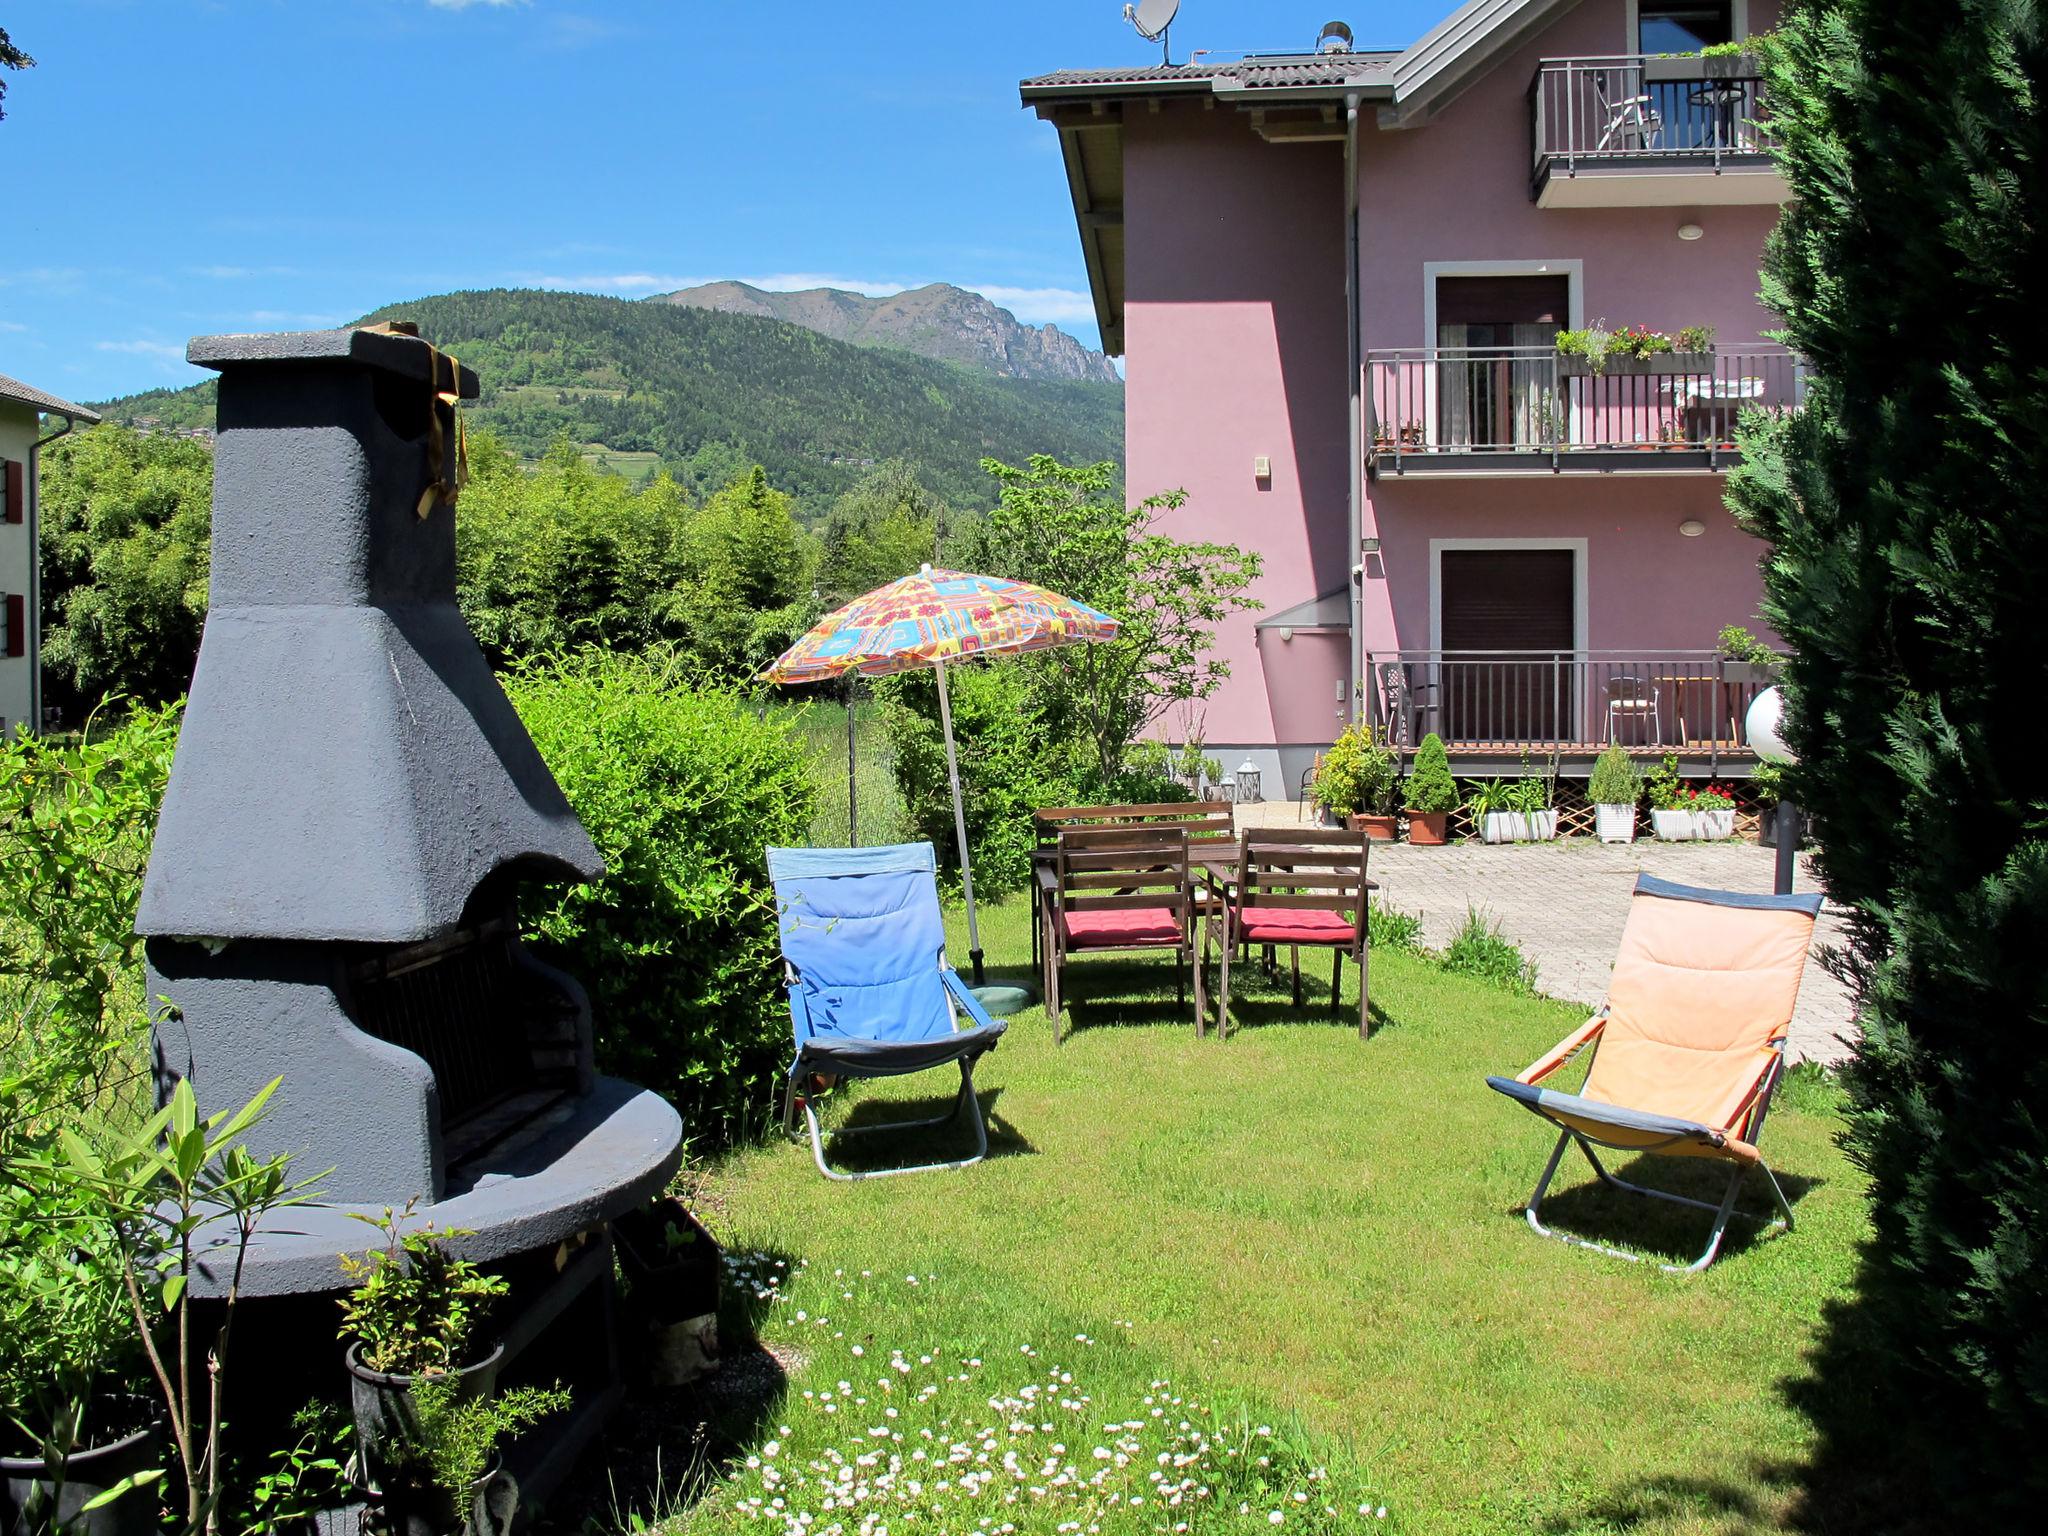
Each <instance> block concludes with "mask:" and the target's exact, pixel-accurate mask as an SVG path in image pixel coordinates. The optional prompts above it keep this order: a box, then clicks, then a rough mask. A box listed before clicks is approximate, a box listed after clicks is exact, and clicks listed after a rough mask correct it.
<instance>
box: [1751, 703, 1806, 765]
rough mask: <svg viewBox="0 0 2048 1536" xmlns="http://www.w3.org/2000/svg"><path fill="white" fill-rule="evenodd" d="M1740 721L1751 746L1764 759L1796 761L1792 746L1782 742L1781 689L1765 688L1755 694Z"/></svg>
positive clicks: (1783, 737)
mask: <svg viewBox="0 0 2048 1536" xmlns="http://www.w3.org/2000/svg"><path fill="white" fill-rule="evenodd" d="M1742 724H1743V730H1744V733H1745V734H1746V735H1747V736H1748V737H1749V745H1750V748H1751V750H1752V751H1754V752H1755V753H1756V755H1757V756H1758V757H1760V758H1762V759H1763V760H1764V761H1765V762H1767V763H1791V762H1797V761H1798V759H1797V757H1796V756H1795V755H1794V754H1793V751H1792V749H1791V748H1790V747H1788V746H1786V745H1785V736H1784V730H1785V694H1784V691H1783V690H1782V689H1779V688H1766V689H1765V690H1764V691H1763V692H1762V693H1760V694H1758V695H1757V696H1756V698H1755V699H1754V700H1753V701H1752V702H1751V703H1750V706H1749V713H1748V715H1746V716H1745V717H1744V718H1743V722H1742Z"/></svg>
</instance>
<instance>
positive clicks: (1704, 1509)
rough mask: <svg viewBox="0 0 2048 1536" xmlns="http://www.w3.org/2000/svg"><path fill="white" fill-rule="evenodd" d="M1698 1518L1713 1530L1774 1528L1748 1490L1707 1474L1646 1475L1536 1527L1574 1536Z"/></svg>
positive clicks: (1690, 1524)
mask: <svg viewBox="0 0 2048 1536" xmlns="http://www.w3.org/2000/svg"><path fill="white" fill-rule="evenodd" d="M1701 1521H1712V1522H1713V1528H1714V1529H1715V1530H1730V1529H1732V1530H1738V1531H1774V1530H1777V1529H1778V1524H1777V1521H1776V1519H1775V1517H1774V1514H1773V1512H1772V1511H1771V1510H1770V1509H1768V1508H1766V1507H1765V1505H1764V1503H1763V1501H1761V1500H1759V1499H1758V1498H1757V1496H1756V1494H1755V1493H1754V1492H1753V1491H1751V1490H1749V1489H1746V1488H1740V1487H1737V1486H1736V1485H1735V1484H1733V1483H1730V1482H1724V1481H1722V1480H1721V1479H1719V1478H1710V1477H1646V1478H1644V1479H1642V1480H1641V1481H1639V1482H1633V1483H1629V1484H1627V1485H1626V1486H1624V1487H1622V1488H1618V1489H1616V1490H1614V1491H1613V1492H1611V1493H1608V1494H1605V1495H1603V1496H1601V1497H1600V1498H1598V1499H1596V1500H1594V1501H1593V1502H1592V1503H1590V1504H1587V1505H1585V1506H1583V1507H1582V1508H1579V1509H1575V1510H1572V1511H1571V1512H1570V1513H1567V1514H1560V1515H1554V1516H1551V1517H1550V1518H1549V1519H1547V1520H1545V1521H1544V1522H1543V1525H1542V1526H1541V1527H1540V1529H1542V1530H1544V1531H1549V1532H1553V1533H1555V1536H1579V1533H1583V1532H1587V1531H1602V1532H1609V1531H1612V1532H1625V1531H1640V1530H1647V1529H1655V1530H1691V1529H1694V1528H1696V1527H1697V1526H1698V1524H1699V1522H1701Z"/></svg>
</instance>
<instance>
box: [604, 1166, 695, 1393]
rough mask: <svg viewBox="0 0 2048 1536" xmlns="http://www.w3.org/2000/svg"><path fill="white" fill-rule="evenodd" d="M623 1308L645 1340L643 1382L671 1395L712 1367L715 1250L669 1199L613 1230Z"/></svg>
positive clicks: (691, 1219) (626, 1217) (618, 1223)
mask: <svg viewBox="0 0 2048 1536" xmlns="http://www.w3.org/2000/svg"><path fill="white" fill-rule="evenodd" d="M612 1238H613V1240H614V1241H615V1242H616V1243H617V1244H618V1254H619V1273H620V1275H621V1277H622V1278H623V1280H624V1299H625V1305H626V1307H627V1308H628V1310H629V1311H630V1313H631V1314H632V1315H633V1317H635V1318H636V1319H637V1320H638V1321H639V1322H640V1324H641V1325H642V1326H643V1327H644V1328H645V1330H646V1332H647V1334H648V1335H649V1338H650V1349H649V1352H648V1375H649V1377H650V1379H651V1380H652V1381H653V1382H654V1384H655V1385H656V1386H664V1387H678V1386H682V1385H683V1384H684V1383H686V1382H689V1381H693V1380H695V1379H696V1378H697V1377H699V1376H701V1375H703V1374H704V1373H705V1372H706V1371H708V1370H709V1369H711V1367H712V1365H713V1364H715V1363H716V1361H717V1359H718V1277H719V1262H718V1258H719V1254H718V1244H717V1242H716V1241H714V1240H713V1238H712V1236H711V1234H710V1233H709V1232H707V1231H706V1230H705V1229H704V1226H703V1224H702V1223H701V1222H699V1221H698V1220H697V1218H696V1217H695V1216H693V1215H691V1214H690V1211H689V1208H688V1207H686V1206H685V1205H684V1204H683V1202H682V1201H680V1200H678V1199H676V1198H675V1197H674V1196H673V1195H669V1196H664V1197H663V1198H661V1199H659V1200H656V1201H655V1202H654V1203H653V1204H652V1205H644V1206H642V1207H640V1209H638V1210H636V1211H629V1212H628V1213H627V1214H626V1215H624V1216H621V1217H620V1218H619V1219H618V1220H617V1221H615V1222H614V1223H612Z"/></svg>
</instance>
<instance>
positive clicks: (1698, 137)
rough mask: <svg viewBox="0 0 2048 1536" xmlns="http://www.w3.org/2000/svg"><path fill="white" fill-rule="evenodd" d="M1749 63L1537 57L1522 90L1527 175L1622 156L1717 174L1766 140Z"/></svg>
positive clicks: (1620, 161) (1754, 153)
mask: <svg viewBox="0 0 2048 1536" xmlns="http://www.w3.org/2000/svg"><path fill="white" fill-rule="evenodd" d="M1762 87H1763V81H1762V79H1761V78H1760V77H1759V76H1758V74H1757V72H1756V64H1755V61H1754V60H1752V59H1749V58H1747V57H1733V58H1713V59H1708V58H1702V57H1700V56H1698V55H1697V54H1693V55H1680V56H1675V57H1674V56H1663V55H1657V54H1640V53H1638V54H1614V55H1610V56H1607V57H1604V58H1576V59H1544V60H1543V61H1542V62H1541V63H1540V64H1538V65H1537V68H1536V78H1535V79H1534V80H1533V81H1532V82H1531V83H1530V86H1529V106H1530V118H1531V124H1532V132H1533V136H1534V146H1535V160H1534V165H1533V175H1534V177H1535V179H1536V180H1537V181H1539V182H1540V181H1541V180H1542V178H1543V177H1544V176H1545V175H1547V174H1563V175H1574V174H1576V173H1577V172H1578V171H1579V170H1581V169H1585V168H1588V167H1597V166H1615V165H1624V164H1628V163H1631V162H1641V163H1644V164H1660V165H1664V166H1666V167H1667V168H1669V167H1671V166H1672V165H1673V164H1674V163H1678V164H1690V165H1696V166H1698V167H1699V168H1700V169H1702V170H1708V171H1714V170H1719V169H1720V168H1721V167H1722V166H1723V165H1724V164H1725V163H1727V162H1729V161H1730V160H1741V159H1745V158H1746V159H1750V160H1754V159H1757V158H1759V157H1761V156H1764V155H1767V154H1768V153H1769V152H1770V151H1771V149H1772V148H1773V145H1774V140H1773V138H1772V134H1771V126H1770V118H1769V111H1768V106H1769V103H1768V102H1767V101H1766V100H1765V99H1764V96H1763V89H1762Z"/></svg>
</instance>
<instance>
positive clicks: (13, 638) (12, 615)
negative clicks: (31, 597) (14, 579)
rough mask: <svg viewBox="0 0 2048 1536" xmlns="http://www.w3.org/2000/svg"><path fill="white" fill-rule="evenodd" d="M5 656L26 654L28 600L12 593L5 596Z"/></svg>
mask: <svg viewBox="0 0 2048 1536" xmlns="http://www.w3.org/2000/svg"><path fill="white" fill-rule="evenodd" d="M7 654H8V655H10V656H26V655H27V654H28V599H27V598H25V597H22V596H21V595H20V594H18V593H14V592H10V593H8V594H7Z"/></svg>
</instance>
